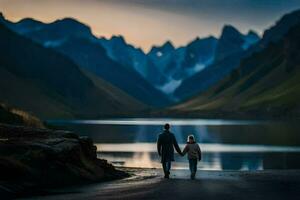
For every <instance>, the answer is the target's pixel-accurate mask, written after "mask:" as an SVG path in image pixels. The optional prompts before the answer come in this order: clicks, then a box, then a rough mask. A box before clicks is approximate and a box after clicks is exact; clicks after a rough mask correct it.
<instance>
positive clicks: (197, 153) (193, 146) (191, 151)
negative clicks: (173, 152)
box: [182, 142, 201, 160]
mask: <svg viewBox="0 0 300 200" xmlns="http://www.w3.org/2000/svg"><path fill="white" fill-rule="evenodd" d="M186 153H187V154H188V159H197V160H201V149H200V147H199V145H198V144H197V143H196V142H194V143H187V144H186V145H185V147H184V149H183V152H182V154H183V155H185V154H186Z"/></svg>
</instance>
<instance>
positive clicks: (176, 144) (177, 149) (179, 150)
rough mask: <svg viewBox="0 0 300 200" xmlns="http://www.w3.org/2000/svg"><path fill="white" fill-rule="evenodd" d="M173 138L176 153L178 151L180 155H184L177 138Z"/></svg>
mask: <svg viewBox="0 0 300 200" xmlns="http://www.w3.org/2000/svg"><path fill="white" fill-rule="evenodd" d="M172 136H173V145H174V147H175V149H176V151H177V152H178V153H179V154H180V155H182V153H181V149H180V148H179V146H178V143H177V140H176V138H175V136H174V135H172Z"/></svg>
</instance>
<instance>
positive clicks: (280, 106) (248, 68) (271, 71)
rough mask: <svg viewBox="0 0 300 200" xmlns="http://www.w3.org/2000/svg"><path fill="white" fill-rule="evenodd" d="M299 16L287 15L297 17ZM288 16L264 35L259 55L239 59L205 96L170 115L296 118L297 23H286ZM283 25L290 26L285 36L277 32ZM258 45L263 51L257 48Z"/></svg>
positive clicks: (299, 87) (299, 84)
mask: <svg viewBox="0 0 300 200" xmlns="http://www.w3.org/2000/svg"><path fill="white" fill-rule="evenodd" d="M299 13H300V12H295V13H292V14H291V15H295V16H299ZM291 15H289V16H287V17H284V18H282V19H281V20H280V21H279V22H278V23H277V25H275V26H274V27H272V28H271V29H269V30H268V31H267V32H266V33H265V34H264V37H263V39H262V40H261V42H260V43H259V44H258V45H259V46H258V47H256V48H257V49H258V48H259V49H260V50H259V51H256V52H254V53H253V54H251V56H248V57H247V58H244V59H242V60H241V62H240V64H239V65H238V67H237V68H235V69H234V70H232V71H231V72H230V74H229V75H228V76H226V77H225V78H223V79H222V80H221V81H219V82H218V83H217V84H215V85H214V86H212V87H211V88H209V89H208V90H206V91H205V92H203V93H200V94H199V95H197V96H196V97H193V98H191V99H189V100H188V101H186V102H184V103H181V104H179V105H176V106H174V107H173V108H171V110H172V111H171V113H174V112H175V113H177V114H179V113H184V114H185V115H187V114H189V115H191V116H201V115H210V116H213V117H222V116H226V115H227V116H252V117H255V118H261V117H272V118H280V117H283V116H284V117H291V118H294V117H299V114H300V104H299V102H300V81H299V80H300V59H299V58H300V38H299V35H300V21H298V22H297V21H295V23H286V22H285V20H286V19H288V18H289V17H291ZM292 19H294V18H293V17H292ZM298 20H300V18H298ZM283 24H284V25H286V26H290V27H289V28H285V29H284V30H285V31H286V32H283V31H282V30H283V29H282V28H281V29H278V26H282V25H283ZM278 30H280V31H279V32H278ZM279 35H280V36H279ZM267 41H268V42H267ZM262 45H265V47H264V48H261V47H262Z"/></svg>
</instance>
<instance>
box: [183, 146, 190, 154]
mask: <svg viewBox="0 0 300 200" xmlns="http://www.w3.org/2000/svg"><path fill="white" fill-rule="evenodd" d="M188 151H189V147H188V145H185V147H184V149H183V151H182V156H184V155H185V154H186V152H188Z"/></svg>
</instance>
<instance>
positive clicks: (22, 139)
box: [0, 124, 127, 198]
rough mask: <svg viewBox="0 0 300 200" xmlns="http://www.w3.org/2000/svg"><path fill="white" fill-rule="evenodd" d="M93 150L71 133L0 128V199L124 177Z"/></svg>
mask: <svg viewBox="0 0 300 200" xmlns="http://www.w3.org/2000/svg"><path fill="white" fill-rule="evenodd" d="M96 150H97V149H96V146H94V145H93V141H92V140H91V139H90V138H87V137H79V136H78V135H76V134H74V133H72V132H68V131H54V130H48V129H37V128H28V127H22V126H11V125H4V124H0V196H1V197H7V198H10V197H18V196H24V195H28V194H35V193H36V194H40V193H42V191H43V189H45V188H55V187H62V186H68V185H74V184H83V183H89V182H97V181H105V180H113V179H118V178H122V177H126V176H127V174H126V173H125V172H122V171H119V170H116V169H115V168H114V167H113V166H112V165H111V164H109V163H107V161H106V160H102V159H98V158H97V155H96Z"/></svg>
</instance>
